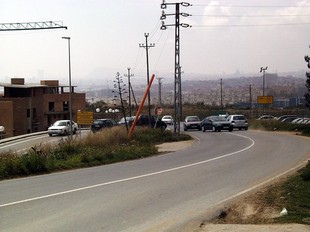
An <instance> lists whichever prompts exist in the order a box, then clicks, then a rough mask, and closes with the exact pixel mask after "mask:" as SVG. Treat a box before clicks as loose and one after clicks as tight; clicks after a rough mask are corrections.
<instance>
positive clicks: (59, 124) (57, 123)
mask: <svg viewBox="0 0 310 232" xmlns="http://www.w3.org/2000/svg"><path fill="white" fill-rule="evenodd" d="M66 125H67V122H66V121H57V122H55V123H54V126H66Z"/></svg>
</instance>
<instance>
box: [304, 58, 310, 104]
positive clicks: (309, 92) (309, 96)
mask: <svg viewBox="0 0 310 232" xmlns="http://www.w3.org/2000/svg"><path fill="white" fill-rule="evenodd" d="M305 61H306V62H307V63H308V68H310V63H309V62H310V57H309V56H305ZM306 77H307V80H306V84H305V86H306V88H307V92H306V93H305V95H304V96H305V98H306V106H307V107H308V108H309V110H310V72H306Z"/></svg>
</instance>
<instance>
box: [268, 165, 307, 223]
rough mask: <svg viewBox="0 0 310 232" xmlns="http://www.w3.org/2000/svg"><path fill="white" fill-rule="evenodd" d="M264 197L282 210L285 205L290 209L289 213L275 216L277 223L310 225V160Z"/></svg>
mask: <svg viewBox="0 0 310 232" xmlns="http://www.w3.org/2000/svg"><path fill="white" fill-rule="evenodd" d="M264 199H265V201H266V203H267V204H269V205H270V204H272V205H274V206H276V207H277V208H278V209H279V210H280V211H281V209H283V208H284V207H285V208H286V209H287V211H288V214H287V215H283V216H281V217H276V218H274V222H275V223H298V224H307V225H310V161H308V164H307V166H306V167H305V168H303V169H301V170H300V171H298V172H297V174H295V175H293V176H291V177H289V178H288V179H287V180H286V181H284V182H282V183H280V184H278V185H276V186H274V187H273V188H270V189H269V191H268V192H266V194H265V196H264Z"/></svg>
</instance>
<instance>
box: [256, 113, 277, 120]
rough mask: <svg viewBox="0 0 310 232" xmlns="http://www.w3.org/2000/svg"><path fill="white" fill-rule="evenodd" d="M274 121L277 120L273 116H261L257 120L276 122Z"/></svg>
mask: <svg viewBox="0 0 310 232" xmlns="http://www.w3.org/2000/svg"><path fill="white" fill-rule="evenodd" d="M274 119H276V117H275V116H272V115H271V114H265V115H261V116H260V117H258V118H257V120H274Z"/></svg>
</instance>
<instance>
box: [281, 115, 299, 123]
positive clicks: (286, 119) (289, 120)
mask: <svg viewBox="0 0 310 232" xmlns="http://www.w3.org/2000/svg"><path fill="white" fill-rule="evenodd" d="M296 118H297V116H288V117H286V118H284V119H282V120H281V122H292V121H293V120H295V119H296Z"/></svg>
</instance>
